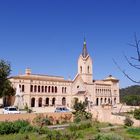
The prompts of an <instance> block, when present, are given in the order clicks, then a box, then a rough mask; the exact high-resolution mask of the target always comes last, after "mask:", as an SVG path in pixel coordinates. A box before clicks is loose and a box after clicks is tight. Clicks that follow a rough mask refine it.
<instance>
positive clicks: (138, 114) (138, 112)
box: [134, 109, 140, 120]
mask: <svg viewBox="0 0 140 140" xmlns="http://www.w3.org/2000/svg"><path fill="white" fill-rule="evenodd" d="M134 118H135V119H137V120H140V109H135V110H134Z"/></svg>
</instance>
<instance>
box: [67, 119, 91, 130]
mask: <svg viewBox="0 0 140 140" xmlns="http://www.w3.org/2000/svg"><path fill="white" fill-rule="evenodd" d="M90 127H92V123H91V122H90V121H85V122H81V123H79V124H75V123H74V124H71V125H70V126H69V127H68V128H69V129H70V130H71V131H75V130H84V129H86V128H90Z"/></svg>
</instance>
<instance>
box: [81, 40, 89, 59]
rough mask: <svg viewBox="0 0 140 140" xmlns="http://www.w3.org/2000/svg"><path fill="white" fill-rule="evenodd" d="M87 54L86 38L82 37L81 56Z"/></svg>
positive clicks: (84, 56)
mask: <svg viewBox="0 0 140 140" xmlns="http://www.w3.org/2000/svg"><path fill="white" fill-rule="evenodd" d="M87 55H88V52H87V45H86V40H85V38H84V44H83V50H82V56H83V58H86V57H87Z"/></svg>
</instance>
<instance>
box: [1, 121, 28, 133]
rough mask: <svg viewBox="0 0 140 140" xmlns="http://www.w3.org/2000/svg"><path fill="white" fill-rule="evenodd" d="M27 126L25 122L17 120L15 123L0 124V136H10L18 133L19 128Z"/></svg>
mask: <svg viewBox="0 0 140 140" xmlns="http://www.w3.org/2000/svg"><path fill="white" fill-rule="evenodd" d="M28 125H29V122H28V121H25V120H17V121H15V122H8V121H5V122H1V123H0V134H1V135H3V134H11V133H18V132H19V131H20V129H21V128H23V127H26V126H28Z"/></svg>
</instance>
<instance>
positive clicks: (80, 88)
mask: <svg viewBox="0 0 140 140" xmlns="http://www.w3.org/2000/svg"><path fill="white" fill-rule="evenodd" d="M85 86H86V85H85V83H84V81H83V80H82V78H81V76H80V75H79V74H78V75H77V76H76V77H75V79H74V81H73V83H72V93H73V94H76V93H78V92H84V91H86V88H85Z"/></svg>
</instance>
